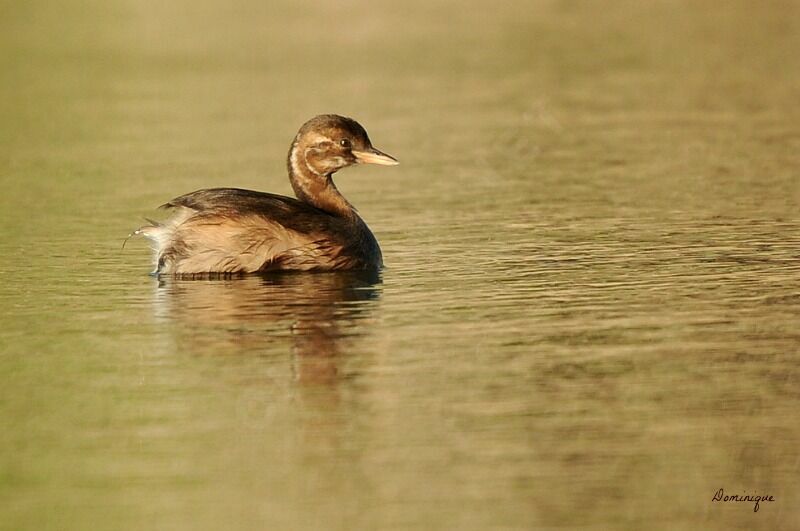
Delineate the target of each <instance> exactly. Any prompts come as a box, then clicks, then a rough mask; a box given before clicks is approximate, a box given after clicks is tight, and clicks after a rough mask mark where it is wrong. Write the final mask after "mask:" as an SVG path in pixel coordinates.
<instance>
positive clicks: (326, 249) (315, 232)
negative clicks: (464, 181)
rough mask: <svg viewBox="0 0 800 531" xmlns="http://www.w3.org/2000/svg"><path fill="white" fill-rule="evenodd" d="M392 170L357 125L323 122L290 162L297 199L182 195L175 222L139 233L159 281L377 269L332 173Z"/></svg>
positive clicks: (246, 193) (329, 118)
mask: <svg viewBox="0 0 800 531" xmlns="http://www.w3.org/2000/svg"><path fill="white" fill-rule="evenodd" d="M357 163H374V164H382V165H394V164H397V161H396V160H395V159H394V158H393V157H390V156H389V155H386V154H385V153H382V152H380V151H378V150H377V149H375V148H373V147H372V144H371V143H370V140H369V137H368V136H367V133H366V131H365V130H364V128H363V127H361V126H360V125H359V124H358V123H357V122H355V121H354V120H351V119H349V118H344V117H342V116H337V115H321V116H317V117H315V118H313V119H311V120H309V121H308V122H306V124H304V125H303V127H301V128H300V131H299V132H298V134H297V136H296V137H295V139H294V141H293V142H292V146H291V148H290V150H289V157H288V162H287V166H288V170H289V180H290V182H291V184H292V188H293V189H294V191H295V194H296V195H297V199H294V198H290V197H284V196H280V195H275V194H269V193H264V192H256V191H252V190H242V189H239V188H212V189H205V190H199V191H196V192H192V193H189V194H186V195H182V196H180V197H177V198H175V199H173V200H171V201H169V202H168V203H166V204H165V205H163V206H162V207H163V208H167V209H171V210H172V216H171V217H170V218H168V219H167V220H166V221H164V222H150V224H149V225H146V226H144V227H142V228H140V229H138V230H137V231H136V232H135V233H134V234H142V235H143V236H145V237H146V238H148V239H149V240H150V241H151V242H152V246H153V249H154V252H155V261H156V270H155V271H154V273H156V274H159V275H178V276H186V275H190V276H191V275H202V274H237V273H256V272H265V271H280V270H283V271H336V270H346V269H377V268H380V267H381V266H382V265H383V261H382V257H381V250H380V247H379V246H378V242H377V240H376V239H375V237H374V236H373V234H372V232H371V231H370V230H369V228H368V227H367V224H366V223H365V222H364V221H363V220H362V219H361V217H360V216H359V215H358V213H357V212H356V210H355V209H354V208H353V207H352V205H350V203H349V202H347V200H346V199H345V198H344V197H343V196H342V195H341V193H339V191H338V190H337V188H336V186H335V185H334V183H333V180H332V178H331V177H332V175H333V173H335V172H336V171H338V170H339V169H342V168H344V167H347V166H350V165H353V164H357Z"/></svg>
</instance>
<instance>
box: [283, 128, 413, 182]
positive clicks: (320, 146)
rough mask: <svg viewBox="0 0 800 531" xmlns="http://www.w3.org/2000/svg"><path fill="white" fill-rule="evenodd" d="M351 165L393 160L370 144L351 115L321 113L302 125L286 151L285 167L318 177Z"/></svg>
mask: <svg viewBox="0 0 800 531" xmlns="http://www.w3.org/2000/svg"><path fill="white" fill-rule="evenodd" d="M353 164H381V165H384V166H394V165H395V164H397V159H395V158H394V157H392V156H390V155H387V154H386V153H383V152H381V151H378V150H377V149H375V148H374V147H372V143H371V142H370V140H369V136H368V135H367V132H366V131H365V130H364V128H363V127H361V125H360V124H359V123H358V122H356V121H355V120H353V119H351V118H345V117H344V116H338V115H336V114H321V115H319V116H315V117H314V118H312V119H311V120H309V121H307V122H306V123H305V124H303V127H301V128H300V131H298V133H297V136H296V137H295V138H294V141H293V142H292V147H291V149H290V150H289V169H290V171H291V172H292V173H294V174H295V175H298V174H307V173H308V172H310V173H312V174H314V175H318V176H320V177H326V178H327V177H328V176H330V175H331V174H333V173H335V172H337V171H339V170H341V169H342V168H346V167H347V166H351V165H353Z"/></svg>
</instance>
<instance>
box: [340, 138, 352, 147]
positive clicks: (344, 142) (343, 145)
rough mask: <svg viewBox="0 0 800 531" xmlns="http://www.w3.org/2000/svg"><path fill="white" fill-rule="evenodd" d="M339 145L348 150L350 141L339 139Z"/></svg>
mask: <svg viewBox="0 0 800 531" xmlns="http://www.w3.org/2000/svg"><path fill="white" fill-rule="evenodd" d="M339 144H340V145H341V146H342V147H346V148H349V147H350V139H348V138H343V139H341V140H340V141H339Z"/></svg>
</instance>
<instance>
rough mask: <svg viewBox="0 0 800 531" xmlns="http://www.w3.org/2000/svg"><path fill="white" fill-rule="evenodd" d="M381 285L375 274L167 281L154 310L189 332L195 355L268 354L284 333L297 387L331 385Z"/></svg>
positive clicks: (369, 312) (375, 300)
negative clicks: (197, 353) (291, 354)
mask: <svg viewBox="0 0 800 531" xmlns="http://www.w3.org/2000/svg"><path fill="white" fill-rule="evenodd" d="M380 283H381V277H380V273H379V272H377V271H341V272H331V273H284V274H271V275H268V276H267V275H264V276H260V275H251V276H244V277H236V278H218V279H209V280H180V279H177V278H165V279H161V280H159V284H158V289H157V293H156V305H157V313H158V314H159V315H160V316H161V317H163V318H166V319H169V320H171V321H177V322H179V323H181V324H184V325H187V327H188V330H189V332H190V333H189V334H188V337H186V338H185V339H182V341H186V342H187V343H188V346H190V347H191V348H192V350H195V351H199V352H213V353H228V352H231V351H235V352H242V353H251V352H256V353H257V352H259V351H267V350H273V351H274V346H275V343H276V341H281V339H282V338H285V337H286V335H287V333H288V335H289V336H290V338H291V339H290V342H291V350H292V353H293V367H294V372H295V379H296V380H297V381H298V382H300V383H303V384H323V385H331V384H335V383H336V382H337V380H338V378H339V368H338V362H339V360H340V357H341V355H342V350H343V349H345V348H346V344H347V343H348V341H347V340H348V339H349V338H353V337H355V336H358V335H361V334H362V333H363V331H364V326H363V324H364V323H365V321H368V320H369V319H370V315H371V312H372V310H373V308H374V306H375V303H376V302H377V300H378V298H379V296H380ZM184 346H187V345H184Z"/></svg>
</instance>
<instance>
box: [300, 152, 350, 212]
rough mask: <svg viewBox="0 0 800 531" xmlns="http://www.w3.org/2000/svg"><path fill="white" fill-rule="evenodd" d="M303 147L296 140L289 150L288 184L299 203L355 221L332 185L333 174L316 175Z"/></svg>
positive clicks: (339, 193) (345, 203)
mask: <svg viewBox="0 0 800 531" xmlns="http://www.w3.org/2000/svg"><path fill="white" fill-rule="evenodd" d="M305 151H306V149H304V147H303V146H302V145H300V144H299V143H298V141H297V140H295V142H293V143H292V147H291V149H290V150H289V160H288V161H287V166H288V170H289V182H290V183H292V189H293V190H294V194H295V195H296V196H297V198H298V199H299V200H300V201H303V202H305V203H308V204H310V205H313V206H315V207H317V208H318V209H320V210H324V211H325V212H327V213H329V214H333V215H335V216H340V217H344V218H348V219H353V220H357V219H358V214H357V213H356V209H355V208H353V205H351V204H350V203H349V202H348V201H347V199H345V198H344V196H343V195H342V194H341V192H339V190H338V189H337V188H336V185H335V184H334V183H333V178H332V176H333V174H332V173H328V174H321V173H317V171H315V170H314V168H313V167H312V166H311V165H310V164H309V163H308V160H307V159H306V156H305Z"/></svg>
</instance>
